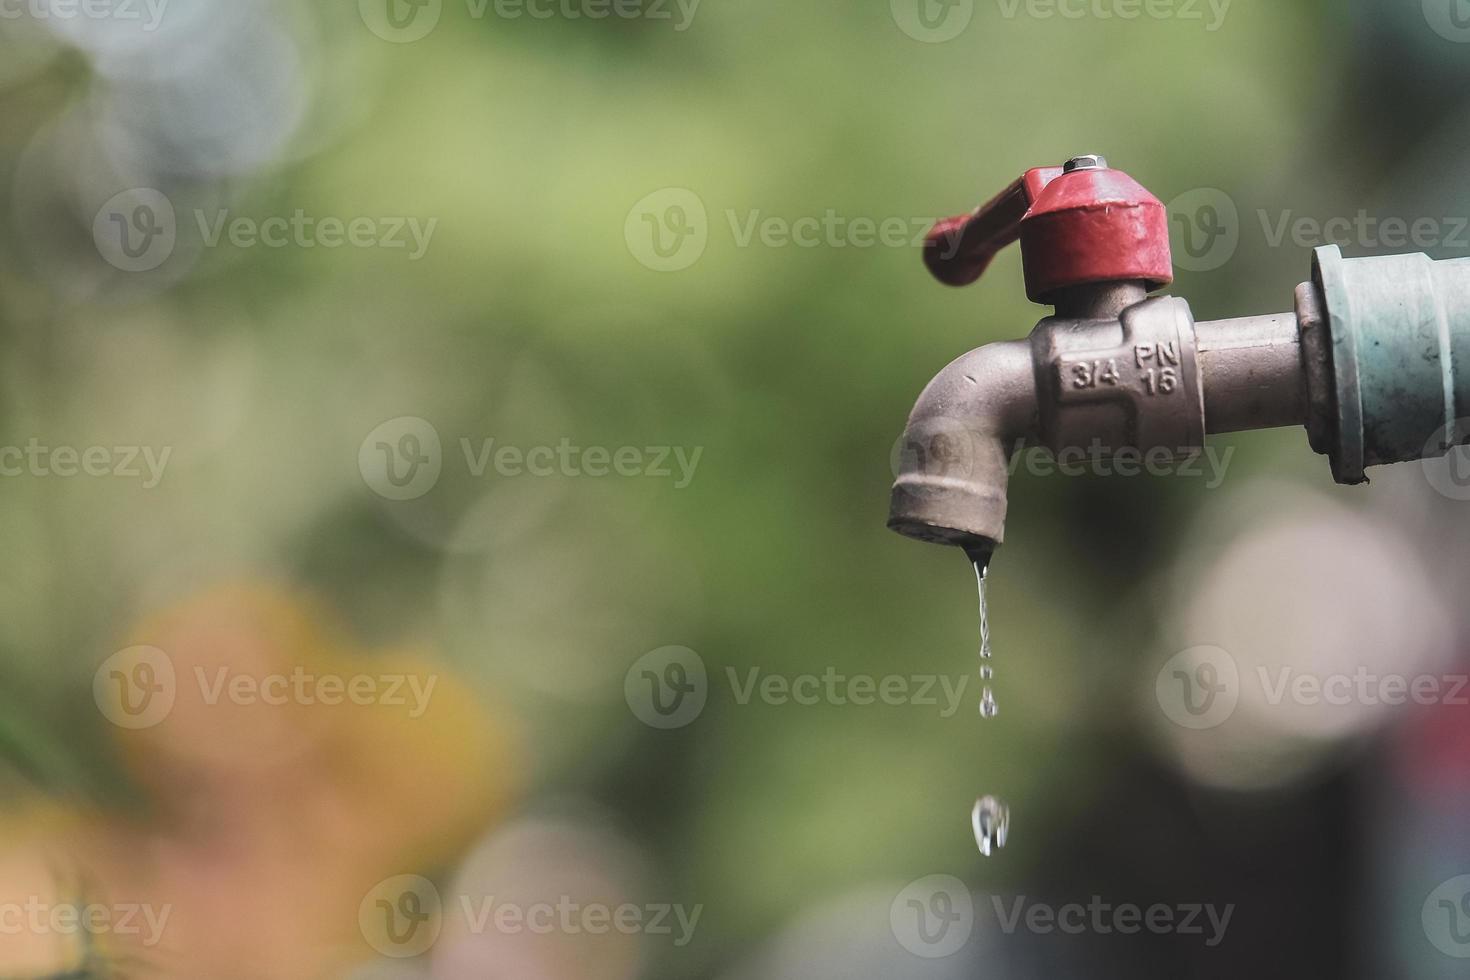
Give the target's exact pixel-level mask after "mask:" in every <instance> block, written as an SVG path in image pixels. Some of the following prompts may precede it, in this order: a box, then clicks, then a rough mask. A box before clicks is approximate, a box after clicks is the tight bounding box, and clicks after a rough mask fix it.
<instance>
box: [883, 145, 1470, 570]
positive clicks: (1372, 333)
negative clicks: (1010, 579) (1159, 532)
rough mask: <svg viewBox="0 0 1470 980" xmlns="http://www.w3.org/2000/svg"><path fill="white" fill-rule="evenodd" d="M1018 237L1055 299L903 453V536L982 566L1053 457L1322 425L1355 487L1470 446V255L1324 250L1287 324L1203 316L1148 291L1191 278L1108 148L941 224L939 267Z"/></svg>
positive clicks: (996, 351)
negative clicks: (1372, 473)
mask: <svg viewBox="0 0 1470 980" xmlns="http://www.w3.org/2000/svg"><path fill="white" fill-rule="evenodd" d="M1017 239H1019V240H1020V242H1021V255H1022V262H1023V265H1024V269H1025V277H1026V294H1027V296H1029V297H1030V298H1031V300H1033V301H1034V302H1037V303H1041V304H1044V305H1049V306H1052V307H1054V313H1053V315H1051V316H1048V317H1046V318H1044V319H1043V320H1041V322H1040V323H1038V324H1037V325H1036V327H1035V329H1034V330H1032V331H1031V335H1030V337H1029V339H1027V340H1016V341H1009V342H1003V343H995V344H990V345H987V346H985V347H981V348H979V349H977V350H973V351H971V352H970V353H968V354H965V355H964V356H963V357H961V358H959V359H958V360H957V361H955V362H953V363H952V364H950V365H949V366H948V367H947V368H945V369H944V370H943V371H941V372H940V373H939V374H938V376H936V377H935V378H934V380H932V381H931V382H930V383H929V385H928V387H927V388H925V389H924V392H923V394H922V395H920V396H919V401H918V403H917V404H916V405H915V406H914V410H913V413H912V414H911V415H910V416H909V421H908V427H907V429H906V431H905V432H904V437H903V440H902V443H901V446H902V449H901V453H900V463H899V473H898V479H897V482H895V483H894V485H893V497H892V506H891V511H890V515H889V519H888V526H889V527H891V528H893V529H894V530H895V531H898V532H899V533H900V534H904V535H907V536H909V537H913V538H918V539H920V540H923V541H933V542H937V543H940V544H949V545H957V546H959V547H962V548H964V549H965V551H966V552H967V553H968V554H969V555H970V557H971V559H972V560H974V561H976V562H977V563H979V564H980V565H981V566H982V567H983V566H984V564H985V563H986V562H988V561H989V559H990V556H991V554H992V553H993V552H994V550H995V548H996V547H997V546H999V545H1000V543H1001V542H1002V540H1003V539H1004V537H1005V516H1006V482H1007V477H1008V474H1009V464H1010V460H1011V457H1012V456H1013V454H1014V453H1016V452H1017V451H1019V450H1020V449H1021V447H1023V446H1041V447H1045V448H1047V449H1049V450H1050V451H1051V452H1052V453H1054V454H1057V455H1058V456H1059V457H1060V456H1061V455H1062V454H1064V453H1070V454H1072V455H1076V454H1078V453H1081V454H1084V455H1090V456H1092V457H1094V458H1095V457H1114V456H1117V455H1119V454H1121V453H1124V452H1127V453H1130V454H1135V455H1137V456H1140V457H1144V458H1154V459H1157V458H1161V457H1163V456H1167V457H1169V458H1174V457H1179V456H1188V455H1192V454H1195V453H1198V452H1200V451H1201V450H1203V448H1204V440H1205V436H1206V435H1207V434H1208V433H1221V432H1237V431H1243V430H1247V429H1267V428H1274V427H1278V426H1286V425H1305V426H1306V429H1307V434H1308V438H1309V441H1310V444H1311V447H1312V448H1313V449H1314V450H1315V451H1317V452H1319V453H1323V454H1325V455H1326V456H1327V457H1328V459H1329V461H1330V462H1331V465H1332V475H1333V477H1334V479H1336V480H1337V482H1339V483H1344V484H1356V483H1364V482H1366V481H1367V478H1366V477H1365V476H1364V472H1363V471H1364V468H1365V467H1368V466H1377V465H1380V464H1385V463H1396V462H1403V461H1407V460H1415V459H1422V458H1429V457H1433V456H1441V455H1444V454H1445V453H1447V452H1449V451H1450V450H1451V449H1453V448H1454V447H1455V446H1458V445H1463V444H1465V443H1466V442H1470V428H1467V426H1466V424H1465V422H1466V419H1467V416H1470V259H1451V260H1444V261H1435V260H1433V259H1430V258H1429V257H1428V256H1427V255H1424V254H1422V253H1415V254H1409V255H1394V256H1385V257H1373V258H1356V259H1347V258H1343V256H1342V253H1341V251H1340V250H1339V249H1338V248H1337V247H1336V246H1334V245H1328V246H1324V247H1322V248H1319V249H1317V250H1316V253H1315V256H1314V259H1313V263H1312V278H1311V279H1310V281H1308V282H1304V283H1302V284H1301V285H1300V286H1298V287H1297V288H1296V295H1295V303H1294V304H1293V309H1292V310H1291V311H1290V312H1286V313H1277V314H1268V315H1265V316H1250V317H1242V318H1239V319H1233V320H1213V321H1204V322H1199V323H1196V322H1195V320H1194V316H1193V315H1192V313H1191V312H1190V309H1189V304H1188V303H1186V302H1185V301H1184V300H1182V299H1179V298H1177V297H1173V296H1154V297H1152V298H1150V296H1149V294H1150V293H1151V292H1153V291H1155V290H1157V289H1159V288H1161V287H1163V286H1166V285H1168V284H1169V283H1170V282H1171V281H1173V278H1174V271H1173V263H1172V259H1171V255H1170V251H1169V229H1168V218H1167V215H1166V213H1165V208H1164V205H1163V204H1162V203H1160V201H1159V200H1158V199H1157V198H1155V197H1154V196H1153V195H1152V194H1150V193H1149V192H1148V191H1147V190H1145V189H1144V188H1143V187H1142V186H1141V185H1140V184H1138V183H1137V182H1136V181H1135V180H1133V178H1131V177H1129V176H1128V175H1127V174H1125V173H1123V172H1122V171H1120V170H1112V169H1109V167H1108V164H1107V161H1106V160H1104V159H1103V158H1102V157H1100V156H1083V157H1077V158H1075V159H1072V160H1069V161H1068V162H1067V163H1066V165H1064V166H1062V167H1048V168H1040V169H1035V170H1031V171H1028V172H1027V173H1026V174H1025V175H1024V176H1023V177H1021V178H1020V179H1019V180H1017V181H1016V182H1015V183H1013V184H1012V185H1011V186H1010V187H1008V188H1006V190H1005V191H1003V192H1002V193H1001V194H1000V195H999V196H998V197H996V198H995V199H993V200H992V201H990V202H989V203H988V204H985V205H983V206H982V207H980V208H978V209H976V210H975V211H973V212H971V213H970V214H967V215H962V216H960V217H956V218H949V219H946V220H944V221H941V222H939V223H938V224H937V225H935V227H934V229H933V230H932V231H931V232H930V233H929V236H928V238H927V240H926V242H925V247H924V261H925V264H926V265H927V266H928V268H929V270H930V272H932V273H933V274H934V276H935V277H936V278H938V279H939V280H940V281H941V282H943V283H946V284H948V285H952V286H963V285H968V284H970V283H972V282H974V281H975V280H977V279H978V278H980V275H981V274H982V273H983V272H984V271H985V268H986V266H988V265H989V264H990V260H991V259H992V258H993V257H994V256H995V254H996V253H997V252H998V251H999V250H1000V249H1002V248H1004V247H1005V246H1007V245H1009V244H1010V243H1011V242H1013V241H1016V240H1017Z"/></svg>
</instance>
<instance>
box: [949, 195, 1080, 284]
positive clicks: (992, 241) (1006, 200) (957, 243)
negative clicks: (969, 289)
mask: <svg viewBox="0 0 1470 980" xmlns="http://www.w3.org/2000/svg"><path fill="white" fill-rule="evenodd" d="M1061 175H1062V168H1061V167H1038V168H1036V169H1034V170H1028V171H1026V173H1024V174H1023V175H1021V177H1019V178H1017V180H1016V181H1015V183H1013V184H1011V186H1009V187H1007V188H1006V189H1005V190H1003V191H1001V192H1000V193H999V194H997V195H996V196H995V197H994V198H992V199H991V200H990V201H989V202H987V203H985V204H982V205H980V207H978V208H976V209H975V210H973V211H971V212H970V213H969V214H961V215H956V216H955V217H953V218H945V219H943V220H942V221H940V222H939V223H938V224H936V225H935V226H934V227H933V228H932V229H931V230H930V232H929V234H928V236H926V237H925V239H924V264H925V265H926V266H928V267H929V272H930V273H932V274H933V276H934V278H935V279H938V280H939V281H940V282H942V283H944V284H945V285H946V286H968V285H970V283H972V282H974V281H975V280H977V279H979V278H980V277H981V276H982V275H984V273H985V270H986V269H987V268H989V267H990V262H991V260H992V259H994V258H995V256H996V253H997V252H999V251H1000V250H1001V249H1003V248H1005V247H1006V246H1007V245H1009V244H1010V243H1011V242H1014V241H1015V240H1016V239H1018V238H1020V237H1021V221H1022V220H1023V219H1024V218H1025V217H1026V214H1027V213H1028V212H1029V211H1030V210H1031V205H1033V204H1034V203H1036V199H1037V198H1038V197H1040V196H1041V192H1042V190H1044V189H1045V188H1046V185H1047V184H1049V183H1051V182H1052V181H1053V180H1055V179H1056V178H1058V177H1060V176H1061Z"/></svg>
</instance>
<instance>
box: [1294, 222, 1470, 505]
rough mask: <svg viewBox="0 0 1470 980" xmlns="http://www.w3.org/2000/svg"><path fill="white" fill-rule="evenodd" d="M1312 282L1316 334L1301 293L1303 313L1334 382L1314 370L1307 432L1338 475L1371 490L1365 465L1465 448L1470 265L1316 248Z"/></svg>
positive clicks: (1307, 336) (1308, 336)
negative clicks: (1316, 298)
mask: <svg viewBox="0 0 1470 980" xmlns="http://www.w3.org/2000/svg"><path fill="white" fill-rule="evenodd" d="M1312 279H1313V282H1314V284H1315V285H1316V287H1317V290H1318V291H1319V296H1320V300H1321V314H1320V316H1321V324H1320V328H1321V329H1320V332H1318V333H1317V334H1316V336H1315V337H1314V336H1313V331H1314V329H1316V327H1317V325H1316V324H1314V323H1312V322H1311V321H1312V318H1313V317H1312V313H1311V311H1310V310H1307V311H1304V310H1303V308H1302V307H1303V305H1304V304H1303V301H1302V299H1303V298H1302V295H1301V294H1300V293H1299V294H1298V314H1299V316H1301V317H1302V320H1303V322H1302V327H1303V342H1304V345H1305V347H1306V353H1307V354H1309V355H1310V353H1311V349H1312V347H1313V346H1314V341H1315V343H1316V344H1320V345H1321V346H1322V347H1323V349H1322V350H1320V351H1319V352H1318V354H1319V356H1323V355H1325V360H1326V362H1327V365H1328V372H1327V373H1328V374H1329V375H1330V382H1329V383H1327V384H1325V385H1324V384H1322V381H1323V379H1322V377H1321V374H1320V373H1318V372H1312V370H1311V366H1310V364H1308V379H1307V380H1308V388H1309V390H1310V391H1311V396H1312V397H1311V398H1310V401H1311V403H1312V412H1311V418H1310V419H1309V421H1308V428H1309V430H1310V432H1311V436H1312V445H1313V448H1315V449H1317V450H1318V451H1319V452H1325V453H1326V454H1327V455H1328V457H1329V458H1330V460H1331V462H1332V473H1333V476H1334V478H1336V479H1337V481H1338V482H1339V483H1362V482H1364V481H1365V480H1366V477H1365V476H1364V475H1363V469H1364V467H1366V466H1377V465H1380V464H1383V463H1398V462H1404V461H1407V460H1414V459H1421V458H1425V457H1431V456H1439V455H1443V454H1444V453H1445V452H1447V451H1449V450H1450V449H1451V448H1453V447H1454V446H1456V445H1459V444H1461V443H1463V442H1465V440H1466V436H1467V435H1470V431H1467V429H1466V426H1465V421H1464V420H1465V419H1466V418H1467V416H1470V259H1448V260H1442V261H1435V260H1433V259H1431V258H1430V257H1429V256H1427V255H1424V254H1422V253H1416V254H1412V255H1390V256H1382V257H1369V258H1357V259H1345V258H1343V256H1342V251H1341V250H1340V249H1339V248H1338V247H1337V246H1335V245H1327V246H1324V247H1322V248H1319V249H1317V251H1316V255H1315V258H1314V261H1313V270H1312ZM1305 305H1306V306H1308V307H1310V306H1311V305H1312V304H1311V302H1310V298H1308V301H1307V302H1306V304H1305ZM1304 314H1305V315H1304ZM1304 360H1308V361H1309V360H1310V357H1307V358H1304ZM1313 373H1318V377H1317V378H1316V379H1315V382H1316V383H1315V384H1314V379H1313V378H1312V376H1311V375H1312V374H1313ZM1314 388H1317V389H1319V390H1311V389H1314Z"/></svg>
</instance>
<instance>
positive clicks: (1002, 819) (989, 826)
mask: <svg viewBox="0 0 1470 980" xmlns="http://www.w3.org/2000/svg"><path fill="white" fill-rule="evenodd" d="M970 824H971V826H973V827H974V828H975V843H976V844H977V845H978V846H979V848H980V853H981V854H983V855H985V856H986V857H990V855H992V854H994V853H995V852H996V851H998V850H1000V849H1001V848H1002V847H1005V846H1006V833H1007V831H1009V830H1010V825H1011V808H1010V807H1008V806H1006V805H1005V804H1004V803H1002V802H1001V801H1000V800H998V799H996V798H995V797H993V796H982V797H980V799H978V800H976V801H975V809H974V810H973V811H972V812H971V813H970Z"/></svg>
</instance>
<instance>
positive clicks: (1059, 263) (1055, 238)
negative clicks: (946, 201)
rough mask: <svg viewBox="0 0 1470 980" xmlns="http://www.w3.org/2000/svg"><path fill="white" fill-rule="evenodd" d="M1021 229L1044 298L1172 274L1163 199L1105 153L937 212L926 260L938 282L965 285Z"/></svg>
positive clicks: (1029, 269) (1163, 279)
mask: <svg viewBox="0 0 1470 980" xmlns="http://www.w3.org/2000/svg"><path fill="white" fill-rule="evenodd" d="M1018 238H1019V239H1020V241H1021V259H1022V262H1023V264H1024V266H1025V270H1026V295H1028V296H1029V297H1031V299H1033V300H1035V301H1036V302H1038V303H1046V302H1048V301H1049V300H1050V299H1051V298H1052V297H1053V296H1054V295H1055V294H1056V293H1058V292H1059V291H1061V290H1064V289H1068V288H1070V287H1073V286H1081V285H1087V284H1091V283H1101V282H1122V281H1142V282H1144V283H1146V284H1147V285H1148V288H1150V289H1157V288H1159V287H1160V286H1166V285H1168V284H1169V283H1170V282H1172V281H1173V280H1174V264H1173V257H1172V255H1171V254H1170V251H1169V222H1168V215H1167V214H1166V212H1165V209H1164V205H1163V204H1162V203H1161V202H1160V201H1159V199H1158V198H1156V197H1154V196H1153V195H1152V194H1150V193H1149V192H1148V191H1147V190H1146V189H1144V187H1143V186H1142V185H1140V184H1139V183H1138V182H1137V181H1136V180H1134V179H1133V178H1132V177H1129V176H1128V175H1127V174H1125V173H1123V171H1121V170H1113V169H1110V168H1109V167H1108V165H1107V161H1105V160H1103V159H1102V157H1097V156H1090V157H1077V158H1076V159H1074V160H1072V161H1070V162H1069V163H1068V164H1067V165H1066V166H1065V167H1040V168H1037V169H1035V170H1028V171H1027V172H1026V174H1025V175H1024V176H1023V177H1021V179H1020V180H1017V181H1016V182H1015V183H1014V184H1012V185H1011V186H1010V187H1007V188H1006V189H1005V190H1004V191H1002V192H1001V193H1000V195H999V196H997V197H996V198H995V199H994V200H992V201H990V202H989V203H988V204H985V205H984V206H982V207H980V208H977V209H976V210H975V211H973V212H971V213H970V214H967V215H962V216H960V217H957V218H947V219H945V220H944V221H941V222H939V223H938V224H937V225H935V226H934V228H933V230H931V231H930V232H929V235H928V237H927V238H926V239H925V241H924V263H925V265H927V266H928V267H929V271H930V272H931V273H933V274H934V277H935V278H936V279H938V280H939V281H940V282H942V283H945V284H947V285H950V286H967V285H969V284H970V283H972V282H974V281H975V280H976V279H979V278H980V276H981V274H982V273H984V272H985V269H986V267H987V266H989V265H990V261H991V259H993V258H995V255H996V253H997V252H999V251H1000V250H1001V249H1003V248H1005V247H1006V246H1007V245H1009V244H1010V243H1011V242H1013V241H1016V240H1017V239H1018Z"/></svg>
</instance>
